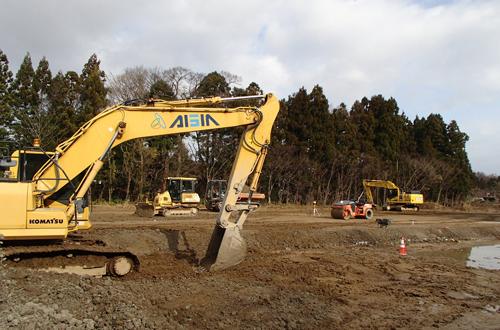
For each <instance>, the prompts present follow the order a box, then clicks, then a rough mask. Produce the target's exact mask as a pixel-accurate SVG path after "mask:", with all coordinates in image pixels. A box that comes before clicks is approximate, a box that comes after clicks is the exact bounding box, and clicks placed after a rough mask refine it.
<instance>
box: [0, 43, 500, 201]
mask: <svg viewBox="0 0 500 330" xmlns="http://www.w3.org/2000/svg"><path fill="white" fill-rule="evenodd" d="M8 64H9V62H8V59H7V56H6V54H4V53H3V52H2V51H1V50H0V137H1V138H3V139H6V138H10V139H15V140H17V141H20V142H21V143H22V144H23V145H25V146H30V145H31V144H32V141H33V139H35V138H37V139H39V140H40V142H41V146H42V148H44V149H45V150H53V149H54V148H55V147H56V146H57V145H58V144H59V143H61V142H63V141H65V140H66V139H67V138H69V137H70V136H71V135H72V134H73V133H74V132H75V131H76V130H77V129H78V127H80V126H81V125H82V124H84V123H85V122H86V121H88V120H89V119H91V118H92V117H94V116H95V115H97V114H98V113H99V112H100V111H102V110H103V109H105V108H106V107H107V106H110V105H113V104H116V103H122V102H125V101H127V100H133V99H144V100H147V99H149V98H151V97H154V98H161V99H165V100H175V99H183V98H196V97H209V96H222V97H231V96H246V95H262V94H263V91H262V90H261V88H260V87H259V85H258V84H257V83H255V82H252V83H251V84H249V85H248V86H247V87H246V88H240V87H237V86H239V85H240V84H241V77H239V76H237V75H233V74H231V73H229V72H224V71H221V72H212V73H209V74H202V73H197V72H194V71H192V70H190V69H187V68H182V67H175V68H170V69H163V68H158V67H157V68H144V67H135V68H128V69H125V71H124V72H123V73H120V74H118V75H113V74H111V73H108V74H107V73H105V72H104V71H103V70H101V69H100V60H98V58H97V56H96V55H95V54H94V55H92V56H91V57H90V58H89V60H88V62H87V63H86V64H85V65H84V66H83V69H82V71H81V73H77V72H76V71H68V72H66V73H63V72H61V71H60V72H58V73H57V74H55V75H52V73H51V71H50V68H49V63H48V61H47V59H46V58H45V57H44V58H42V59H41V60H40V62H39V64H38V66H37V68H36V69H34V68H33V63H32V61H31V57H30V54H29V53H28V54H27V55H26V56H25V58H24V60H23V62H22V64H21V66H20V68H19V70H18V71H17V73H16V74H15V75H14V74H13V73H12V72H11V71H10V70H9V66H8ZM241 102H242V101H233V102H230V103H228V104H227V105H228V106H231V107H233V106H239V105H243V104H242V103H241ZM259 102H260V101H257V100H252V101H251V103H252V104H248V102H247V103H245V105H254V106H259ZM280 106H281V108H280V112H279V115H278V118H277V120H276V122H275V127H274V129H273V133H272V142H271V146H270V147H271V149H270V151H269V154H268V156H267V158H266V162H265V164H264V169H263V173H262V175H261V179H260V187H259V190H260V191H261V192H263V193H265V194H266V197H267V201H268V202H269V203H287V204H295V203H298V204H310V203H312V202H313V201H317V202H318V203H319V204H331V203H334V202H336V201H339V200H341V199H349V198H354V197H357V196H359V195H360V194H361V192H362V191H363V186H362V181H363V179H380V180H390V181H393V182H394V183H396V184H397V185H398V186H399V187H402V188H405V189H407V190H420V191H421V192H422V193H423V194H424V197H425V199H426V200H427V201H434V202H443V203H455V202H458V201H463V200H465V199H466V198H467V196H469V195H470V193H471V192H472V191H473V190H474V189H477V188H478V186H479V184H480V183H481V182H482V184H483V186H487V183H485V181H484V177H486V176H484V175H483V176H482V177H481V178H482V179H483V181H481V182H480V180H479V179H478V177H477V176H476V174H475V173H473V172H472V169H471V166H470V163H469V159H468V156H467V153H466V150H465V146H466V142H467V141H468V139H469V137H468V135H467V134H466V133H464V132H461V131H460V128H459V126H458V123H457V122H456V121H454V120H452V121H451V122H450V123H448V124H447V123H445V122H444V120H443V118H442V117H441V115H439V114H431V115H429V116H427V117H426V118H419V117H418V116H417V117H416V118H415V119H414V120H413V121H412V120H410V119H409V118H408V117H407V116H406V115H405V113H404V112H401V111H400V109H399V107H398V105H397V102H396V100H395V99H394V98H392V97H391V98H389V99H385V98H384V97H383V96H382V95H375V96H372V97H371V98H367V97H363V98H362V99H361V100H360V101H356V102H355V103H354V104H353V105H352V106H351V107H350V108H348V107H347V106H346V105H345V104H343V103H342V104H340V105H339V106H336V107H334V106H332V105H330V104H329V102H328V100H327V98H326V96H325V95H324V93H323V89H322V87H321V86H319V85H317V86H314V88H313V89H312V90H311V91H310V92H308V91H307V90H306V89H305V88H301V89H299V90H298V91H297V92H296V93H294V94H293V95H290V96H288V97H287V98H286V99H282V100H281V101H280ZM241 133H242V128H231V129H221V130H213V131H204V132H193V133H191V134H182V135H169V136H164V137H155V138H143V139H135V140H132V141H128V142H126V143H123V144H121V145H119V146H118V147H116V148H114V149H113V150H112V151H111V152H110V154H109V155H108V157H107V158H106V161H105V166H104V167H103V169H102V170H101V172H100V173H99V174H98V177H97V178H96V182H95V184H94V185H93V187H92V189H93V190H92V191H93V198H94V200H102V201H108V202H113V201H131V202H137V201H139V200H143V199H144V198H146V197H148V198H151V197H153V196H154V195H155V194H156V192H158V191H160V190H163V189H164V188H165V187H164V178H166V177H168V176H184V177H195V178H197V179H198V190H199V192H200V194H201V195H202V196H204V195H205V192H204V191H205V187H206V185H207V182H208V180H210V179H227V178H228V177H229V174H230V170H231V167H232V161H233V159H234V156H235V152H236V148H237V141H238V139H239V137H240V135H241ZM486 178H488V177H486ZM495 180H497V179H495V178H494V177H493V178H489V179H488V180H487V182H488V183H491V182H493V183H495V182H496V181H495ZM497 181H498V180H497Z"/></svg>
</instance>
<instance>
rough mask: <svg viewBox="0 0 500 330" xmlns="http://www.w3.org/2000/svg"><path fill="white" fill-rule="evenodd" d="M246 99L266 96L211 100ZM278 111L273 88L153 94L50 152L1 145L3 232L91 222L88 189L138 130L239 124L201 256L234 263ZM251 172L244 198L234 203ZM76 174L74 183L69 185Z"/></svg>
mask: <svg viewBox="0 0 500 330" xmlns="http://www.w3.org/2000/svg"><path fill="white" fill-rule="evenodd" d="M250 98H264V99H265V102H264V104H263V105H262V106H261V107H260V108H257V107H246V106H245V107H237V108H225V107H213V106H214V105H216V104H220V103H222V102H229V101H233V100H241V99H250ZM278 111H279V102H278V100H277V99H276V97H275V96H274V95H272V94H267V95H264V96H260V95H259V96H249V97H238V98H228V99H222V98H220V97H211V98H202V99H190V100H179V101H164V100H150V101H148V102H146V103H144V104H140V105H138V104H134V103H133V102H128V103H127V102H126V103H123V104H118V105H115V106H113V107H110V108H108V109H106V110H104V111H102V112H101V113H99V114H98V115H97V116H95V117H94V118H93V119H91V120H90V121H88V122H87V123H85V124H84V125H83V126H82V127H80V129H79V130H78V131H77V132H76V133H75V134H74V135H73V136H72V137H71V138H70V139H68V140H67V141H65V142H63V143H61V144H60V145H59V146H57V147H56V149H55V151H54V152H53V153H47V152H45V151H43V150H42V149H41V148H40V147H38V146H35V147H31V148H26V149H24V150H23V149H21V148H20V147H18V148H17V150H16V151H15V152H14V153H10V154H9V153H6V152H5V149H2V151H3V152H2V154H1V155H0V172H1V171H3V178H0V196H1V200H2V205H1V206H0V210H1V218H0V219H1V220H0V239H1V240H5V241H9V240H10V241H12V240H14V241H17V240H39V239H43V240H49V239H50V240H52V239H64V238H66V237H67V235H68V232H71V231H76V230H83V229H88V228H90V226H91V223H90V209H89V205H88V203H87V202H86V199H85V196H86V193H87V192H88V190H89V187H90V185H91V183H92V181H93V180H94V178H95V176H96V174H97V173H98V171H99V170H100V169H101V167H102V165H103V161H104V158H105V157H106V155H107V154H108V152H109V150H111V149H112V148H113V147H115V146H117V145H119V144H120V143H123V142H125V141H128V140H131V139H137V138H141V137H153V136H162V135H168V134H177V133H187V132H194V131H202V130H212V129H218V128H228V127H237V126H242V127H245V131H244V133H243V134H242V136H241V139H240V142H239V147H238V150H237V153H236V158H235V160H234V165H233V169H232V172H231V176H230V178H229V180H228V191H227V194H226V196H225V198H224V201H223V204H222V209H221V211H220V212H219V215H218V218H217V222H216V225H215V228H214V231H213V234H212V238H211V241H210V244H209V246H208V249H207V252H206V255H205V257H204V258H203V259H202V260H201V262H200V264H201V266H203V267H204V268H206V269H207V270H209V271H216V270H222V269H225V268H227V267H230V266H232V265H234V264H237V263H239V262H241V261H242V260H243V258H244V256H245V253H246V245H245V241H244V240H243V238H242V237H241V235H240V231H241V230H242V228H243V224H244V222H245V220H246V217H247V215H248V213H249V212H250V211H252V210H253V207H252V204H251V194H252V192H254V191H255V190H256V187H257V182H258V179H259V176H260V173H261V170H262V166H263V163H264V159H265V157H266V154H267V150H268V148H269V143H270V134H271V130H272V127H273V124H274V121H275V119H276V116H277V114H278ZM35 156H36V157H35ZM40 157H46V158H45V160H46V161H45V160H43V161H40ZM32 159H33V161H31V160H32ZM37 162H38V163H37ZM35 172H36V173H35ZM33 173H34V175H33ZM250 176H251V178H252V181H251V183H250V184H249V187H250V191H251V192H250V198H249V203H248V204H246V205H242V204H239V203H236V201H237V198H238V195H239V194H240V192H241V190H242V189H243V187H244V185H245V183H246V181H247V179H248V178H249V177H250ZM77 179H80V180H79V184H78V183H77V184H75V185H74V186H72V185H73V184H74V182H76V181H78V180H77ZM233 212H235V213H237V216H236V217H235V219H236V220H230V215H231V213H233ZM4 253H5V252H4ZM7 256H8V255H7Z"/></svg>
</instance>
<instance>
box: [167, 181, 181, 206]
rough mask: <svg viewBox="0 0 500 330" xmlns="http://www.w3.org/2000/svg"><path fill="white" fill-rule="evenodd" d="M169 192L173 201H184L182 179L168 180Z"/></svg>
mask: <svg viewBox="0 0 500 330" xmlns="http://www.w3.org/2000/svg"><path fill="white" fill-rule="evenodd" d="M168 193H169V194H170V198H171V199H172V202H174V203H179V202H181V201H182V190H181V179H170V180H168Z"/></svg>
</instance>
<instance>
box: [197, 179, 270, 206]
mask: <svg viewBox="0 0 500 330" xmlns="http://www.w3.org/2000/svg"><path fill="white" fill-rule="evenodd" d="M226 191H227V180H210V181H208V187H207V201H206V203H205V206H206V208H207V210H209V211H212V212H219V211H220V209H221V207H222V203H223V202H224V197H225V196H226ZM264 198H266V195H264V194H260V193H253V192H251V191H250V190H249V189H248V186H245V187H244V188H243V190H242V192H241V193H240V194H239V195H238V199H237V201H236V203H237V204H249V203H250V204H251V205H252V210H253V211H257V210H258V209H259V208H260V204H259V203H258V202H254V201H255V200H261V199H264Z"/></svg>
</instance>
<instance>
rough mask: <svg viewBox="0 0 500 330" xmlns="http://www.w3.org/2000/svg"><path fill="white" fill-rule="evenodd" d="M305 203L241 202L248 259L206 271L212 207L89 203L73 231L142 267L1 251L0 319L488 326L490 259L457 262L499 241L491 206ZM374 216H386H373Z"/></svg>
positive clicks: (56, 323)
mask: <svg viewBox="0 0 500 330" xmlns="http://www.w3.org/2000/svg"><path fill="white" fill-rule="evenodd" d="M310 211H311V210H310V209H309V208H305V207H270V206H267V207H266V206H264V207H262V208H261V209H260V210H259V211H258V212H255V213H252V214H251V215H250V216H249V217H248V220H247V222H246V223H245V227H244V229H243V231H242V236H243V237H244V238H245V240H246V242H247V246H248V252H247V256H246V259H245V260H244V261H243V262H242V263H240V264H238V265H236V266H234V267H231V268H229V269H227V270H224V271H221V272H217V273H209V272H202V271H200V269H199V268H198V261H199V260H200V258H202V257H203V256H204V254H205V251H206V249H207V246H208V242H209V240H210V236H211V233H212V229H213V226H214V224H215V220H216V217H217V214H216V213H210V212H208V211H206V210H202V211H201V212H200V213H199V215H198V216H197V217H172V218H164V217H155V218H140V217H138V216H136V215H135V214H134V212H135V209H134V207H131V206H95V207H94V212H93V214H92V219H93V227H92V228H91V229H90V230H88V231H87V232H81V233H78V234H79V235H82V236H88V237H92V238H94V239H96V238H97V239H99V240H102V241H103V242H105V243H106V245H107V246H109V247H117V248H122V249H127V250H129V251H131V252H132V253H134V254H135V255H137V256H138V258H139V260H140V264H141V266H140V270H139V271H138V272H132V273H131V274H129V275H127V276H125V277H109V276H104V277H90V276H80V275H75V274H59V273H55V272H48V271H44V270H43V268H44V267H45V265H46V264H48V263H49V262H48V260H46V259H45V258H37V259H32V260H30V262H29V264H26V263H23V262H19V263H14V262H7V261H3V262H2V267H1V269H0V289H1V292H2V296H1V298H0V316H1V317H0V328H1V329H9V328H11V329H110V330H111V329H405V328H412V329H433V328H443V329H454V330H456V329H498V328H499V324H500V273H499V270H494V269H493V270H489V269H482V268H473V267H470V261H469V264H468V263H467V259H468V257H469V254H470V251H471V248H472V247H474V246H480V245H495V244H499V243H500V215H499V214H498V212H497V213H491V212H487V211H486V210H484V209H483V210H479V211H478V210H475V211H470V212H465V211H450V210H448V211H435V210H432V211H431V210H422V211H419V212H418V213H392V212H382V211H375V215H374V217H373V219H372V220H364V219H351V220H336V219H332V218H331V217H330V214H329V211H330V210H329V209H328V208H327V207H323V208H322V207H319V208H318V211H319V213H320V215H319V216H312V215H311V212H310ZM480 211H481V212H482V213H481V212H480ZM377 218H390V219H392V220H393V221H392V223H391V224H390V225H389V226H388V227H387V228H380V227H379V226H378V225H377V223H376V222H375V221H374V220H375V219H377ZM401 237H404V239H405V248H406V251H407V255H405V256H404V255H400V254H399V251H400V240H401ZM69 239H71V238H69ZM499 250H500V249H499ZM496 258H497V260H498V258H500V255H499V256H497V257H496ZM468 265H469V266H468Z"/></svg>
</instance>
